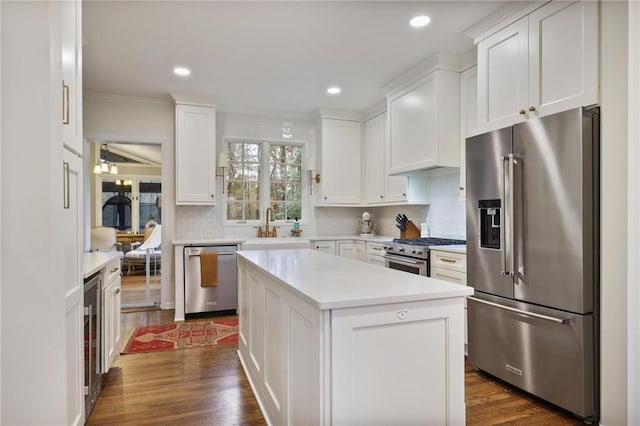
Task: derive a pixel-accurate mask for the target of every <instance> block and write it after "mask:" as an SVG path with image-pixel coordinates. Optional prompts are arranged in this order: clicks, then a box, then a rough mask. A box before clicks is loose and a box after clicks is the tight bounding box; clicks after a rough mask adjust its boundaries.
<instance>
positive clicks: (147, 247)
mask: <svg viewBox="0 0 640 426" xmlns="http://www.w3.org/2000/svg"><path fill="white" fill-rule="evenodd" d="M161 234H162V226H161V225H155V226H150V227H147V228H146V229H145V240H144V242H143V243H142V244H141V245H140V246H138V247H137V248H136V249H134V250H130V251H128V252H126V253H125V254H124V262H123V264H122V266H123V268H124V267H126V268H127V272H126V273H127V275H129V274H131V272H133V270H134V269H135V267H136V266H145V268H146V271H147V274H148V273H149V269H150V266H151V263H153V265H154V269H156V270H157V268H158V267H159V266H160V258H161V254H162V252H161V250H160V245H161V244H162V238H161Z"/></svg>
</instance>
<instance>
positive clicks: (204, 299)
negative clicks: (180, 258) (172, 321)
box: [184, 245, 238, 314]
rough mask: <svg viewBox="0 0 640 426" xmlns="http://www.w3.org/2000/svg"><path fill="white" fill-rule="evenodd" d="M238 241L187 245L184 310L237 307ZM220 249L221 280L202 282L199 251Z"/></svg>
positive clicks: (196, 311)
mask: <svg viewBox="0 0 640 426" xmlns="http://www.w3.org/2000/svg"><path fill="white" fill-rule="evenodd" d="M237 249H238V246H237V245H216V246H202V247H201V246H198V247H194V246H191V247H185V248H184V312H185V314H195V313H201V312H214V311H226V310H231V309H237V308H238V277H237V266H236V250H237ZM210 252H217V253H218V259H217V261H218V267H217V269H218V284H217V285H211V286H202V285H201V280H200V272H201V267H200V255H201V254H202V253H210Z"/></svg>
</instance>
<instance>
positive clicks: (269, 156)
mask: <svg viewBox="0 0 640 426" xmlns="http://www.w3.org/2000/svg"><path fill="white" fill-rule="evenodd" d="M302 155H303V146H302V145H300V144H286V143H280V142H278V143H273V142H246V141H233V142H228V143H227V156H228V159H229V168H228V175H227V189H228V190H227V220H230V221H239V222H243V221H249V220H259V219H260V212H261V211H264V210H265V209H266V208H267V207H271V208H272V209H273V218H274V220H278V221H285V220H295V219H302V199H303V182H302V176H303V171H302ZM265 200H269V201H268V203H267V202H265Z"/></svg>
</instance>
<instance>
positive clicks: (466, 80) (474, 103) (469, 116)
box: [460, 66, 478, 197]
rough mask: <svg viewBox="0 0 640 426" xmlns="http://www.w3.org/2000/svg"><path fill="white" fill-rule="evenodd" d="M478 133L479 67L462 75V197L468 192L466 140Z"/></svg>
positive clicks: (472, 68) (470, 69) (465, 71)
mask: <svg viewBox="0 0 640 426" xmlns="http://www.w3.org/2000/svg"><path fill="white" fill-rule="evenodd" d="M477 131H478V67H477V66H473V67H471V68H468V69H466V70H464V71H463V72H461V73H460V197H464V196H465V191H466V166H467V162H466V138H468V137H469V136H473V135H475V134H476V132H477Z"/></svg>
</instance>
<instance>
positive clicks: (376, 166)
mask: <svg viewBox="0 0 640 426" xmlns="http://www.w3.org/2000/svg"><path fill="white" fill-rule="evenodd" d="M386 127H387V114H386V113H382V114H379V115H377V116H375V117H373V118H371V119H369V120H367V121H366V122H365V130H364V132H365V138H364V140H365V143H364V185H365V197H364V198H365V200H364V201H365V203H366V204H370V205H371V204H385V203H395V202H403V201H406V200H407V177H406V176H389V174H388V170H389V165H388V164H387V163H388V159H389V155H388V149H389V144H388V143H387V135H386V133H387V129H386Z"/></svg>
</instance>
